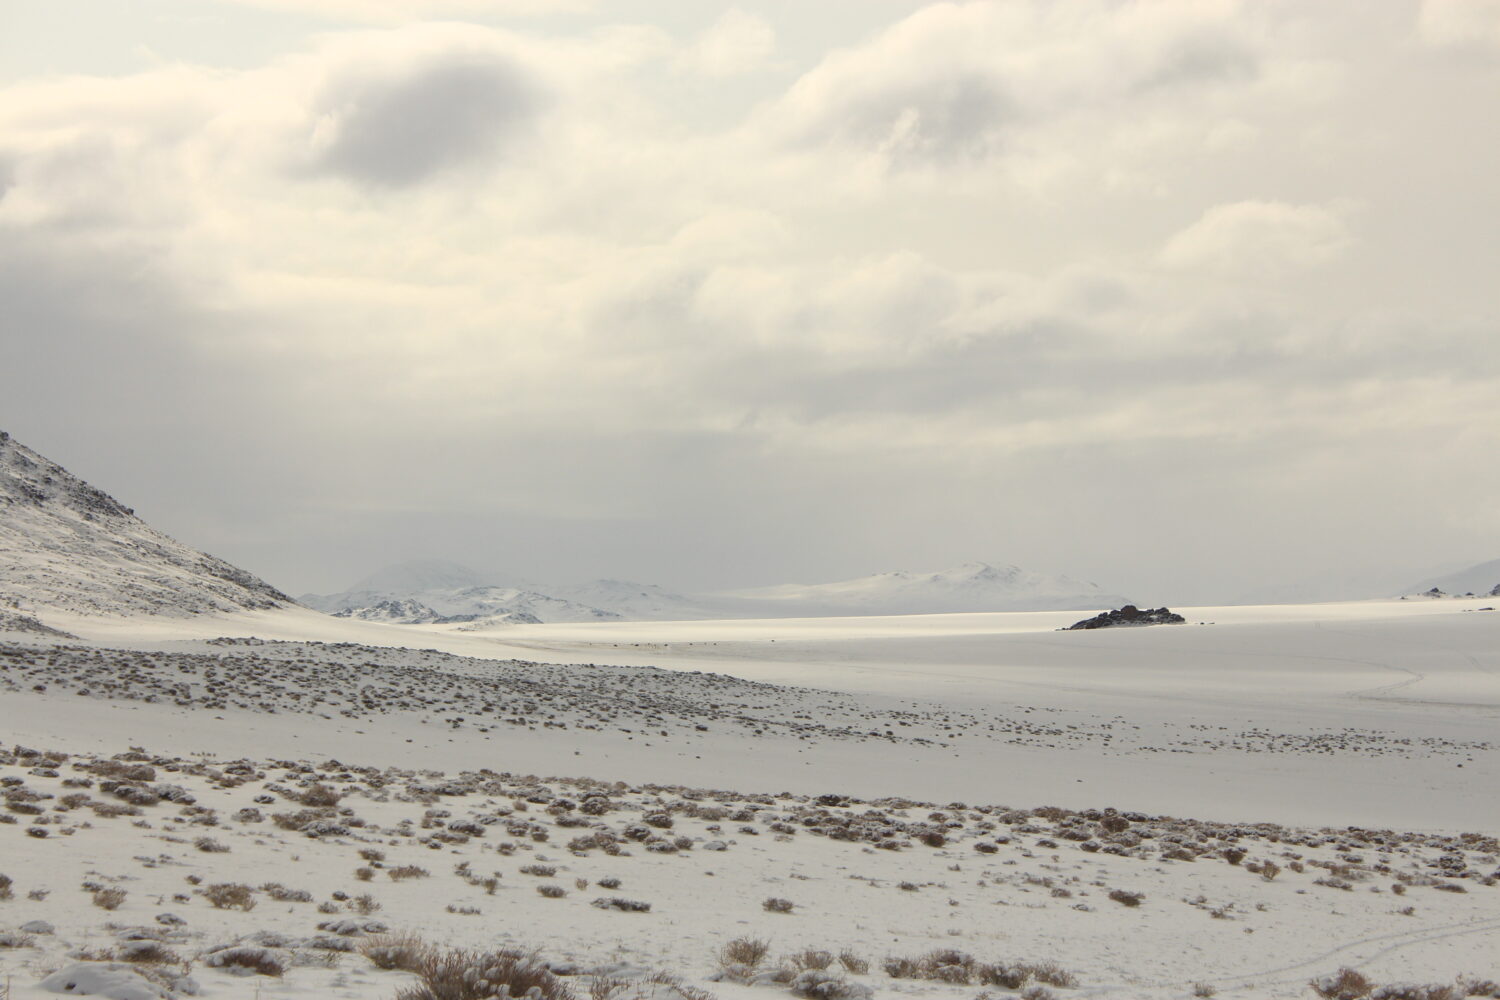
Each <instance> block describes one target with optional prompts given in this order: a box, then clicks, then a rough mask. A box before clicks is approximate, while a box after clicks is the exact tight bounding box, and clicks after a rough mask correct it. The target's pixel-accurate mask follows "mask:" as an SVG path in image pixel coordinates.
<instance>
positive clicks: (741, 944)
mask: <svg viewBox="0 0 1500 1000" xmlns="http://www.w3.org/2000/svg"><path fill="white" fill-rule="evenodd" d="M770 953H771V943H770V942H769V941H765V940H763V939H761V938H735V939H734V940H733V941H730V942H729V943H727V944H725V945H724V947H722V948H720V949H719V964H720V965H721V966H729V965H739V966H743V967H745V968H747V969H754V968H756V967H757V966H758V965H760V963H762V962H764V961H765V960H766V956H767V955H769V954H770Z"/></svg>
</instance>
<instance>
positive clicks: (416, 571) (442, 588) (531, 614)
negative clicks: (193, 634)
mask: <svg viewBox="0 0 1500 1000" xmlns="http://www.w3.org/2000/svg"><path fill="white" fill-rule="evenodd" d="M301 601H302V603H303V604H306V605H307V606H308V607H310V608H316V609H318V610H319V611H327V612H328V613H330V614H332V615H335V616H337V617H339V618H359V619H363V620H365V621H379V622H389V623H394V624H400V625H425V624H465V625H467V626H469V627H471V628H472V627H478V626H480V625H501V624H508V625H519V624H535V623H537V622H592V621H609V620H612V619H617V618H619V617H620V615H619V614H616V613H615V612H613V611H610V610H607V609H605V608H598V607H594V606H592V605H589V604H585V603H582V602H579V601H575V600H570V599H568V598H566V597H559V596H556V595H553V594H544V593H541V592H540V591H537V590H533V589H530V588H526V587H502V586H499V585H497V584H494V583H491V582H489V581H487V580H486V579H485V578H484V576H482V575H481V574H480V573H478V572H477V571H475V570H472V569H470V568H469V567H467V566H462V565H459V564H458V563H452V562H443V561H440V560H418V561H413V562H405V563H399V564H397V565H395V566H388V567H386V568H385V569H382V570H379V571H377V572H375V573H372V574H370V575H369V576H367V577H365V578H364V579H363V580H360V581H359V582H358V583H356V584H354V586H352V587H350V588H349V589H348V590H345V591H343V592H342V593H338V594H305V595H303V597H302V598H301Z"/></svg>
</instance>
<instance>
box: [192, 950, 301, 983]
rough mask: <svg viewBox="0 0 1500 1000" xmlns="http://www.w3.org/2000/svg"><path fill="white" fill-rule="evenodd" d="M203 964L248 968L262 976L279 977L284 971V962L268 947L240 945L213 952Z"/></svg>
mask: <svg viewBox="0 0 1500 1000" xmlns="http://www.w3.org/2000/svg"><path fill="white" fill-rule="evenodd" d="M204 964H206V965H208V966H209V967H211V968H215V969H222V968H238V969H249V970H251V971H252V972H255V973H257V974H258V975H262V976H272V977H274V978H278V979H279V978H280V977H281V976H282V975H283V974H284V973H285V972H286V963H285V962H283V961H282V960H281V959H279V958H277V957H276V955H275V954H274V953H273V952H272V951H271V950H270V949H269V948H261V947H256V946H250V945H240V946H235V947H232V948H223V949H220V950H219V951H216V952H213V953H212V954H210V955H209V956H208V957H207V958H206V959H204Z"/></svg>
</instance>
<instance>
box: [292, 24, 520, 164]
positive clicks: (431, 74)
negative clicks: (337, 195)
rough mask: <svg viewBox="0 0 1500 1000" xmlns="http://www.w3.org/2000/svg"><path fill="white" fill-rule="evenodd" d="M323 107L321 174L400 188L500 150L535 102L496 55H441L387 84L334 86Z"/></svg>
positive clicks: (381, 80)
mask: <svg viewBox="0 0 1500 1000" xmlns="http://www.w3.org/2000/svg"><path fill="white" fill-rule="evenodd" d="M322 104H323V107H322V109H321V110H322V113H323V115H324V118H325V122H327V123H331V128H332V138H331V139H330V141H329V143H328V145H327V147H326V148H325V149H323V150H322V152H321V154H320V156H319V157H318V161H317V162H318V166H319V167H320V168H321V169H323V170H325V171H328V172H331V173H335V174H340V175H343V176H345V177H348V178H351V179H353V180H356V181H360V182H363V183H367V184H372V185H377V186H382V187H407V186H410V185H413V184H417V183H420V182H422V181H424V180H426V179H428V178H429V177H432V176H433V175H435V174H438V173H441V172H443V171H445V170H448V169H450V168H453V167H457V166H461V165H464V164H468V163H472V162H475V161H479V160H483V159H485V158H488V157H490V156H492V155H494V154H496V153H497V152H500V151H502V150H503V149H504V148H505V147H506V145H507V144H509V143H512V142H514V141H515V140H516V139H517V137H518V135H519V134H520V133H521V132H522V131H523V130H524V128H525V126H526V125H527V124H528V123H529V122H530V121H531V120H532V119H533V117H534V116H535V114H536V113H537V111H538V109H539V107H540V104H541V97H540V91H539V88H538V87H537V86H536V85H535V84H534V83H533V82H532V81H531V80H529V79H528V78H527V77H526V75H525V74H524V73H523V72H522V71H521V70H520V69H518V68H517V67H515V66H513V65H511V64H510V63H509V62H507V61H506V60H504V59H503V58H501V57H499V56H497V55H481V54H473V53H447V54H444V55H442V56H441V57H439V58H437V59H435V60H434V61H432V62H430V63H428V64H424V65H419V66H416V67H412V68H410V69H408V70H406V71H404V72H402V73H400V74H398V75H396V76H394V77H390V78H378V77H377V78H355V79H346V80H341V81H338V83H337V84H336V85H335V86H334V87H333V88H331V90H330V92H329V93H328V94H326V95H325V97H324V100H323V102H322Z"/></svg>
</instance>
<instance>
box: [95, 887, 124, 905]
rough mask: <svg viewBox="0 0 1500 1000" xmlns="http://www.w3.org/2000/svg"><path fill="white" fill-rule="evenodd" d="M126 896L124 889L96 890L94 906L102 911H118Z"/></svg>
mask: <svg viewBox="0 0 1500 1000" xmlns="http://www.w3.org/2000/svg"><path fill="white" fill-rule="evenodd" d="M126 895H127V893H126V892H125V890H124V889H95V890H94V905H95V906H97V907H99V909H101V910H118V909H119V908H120V904H121V903H123V902H125V896H126Z"/></svg>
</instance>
